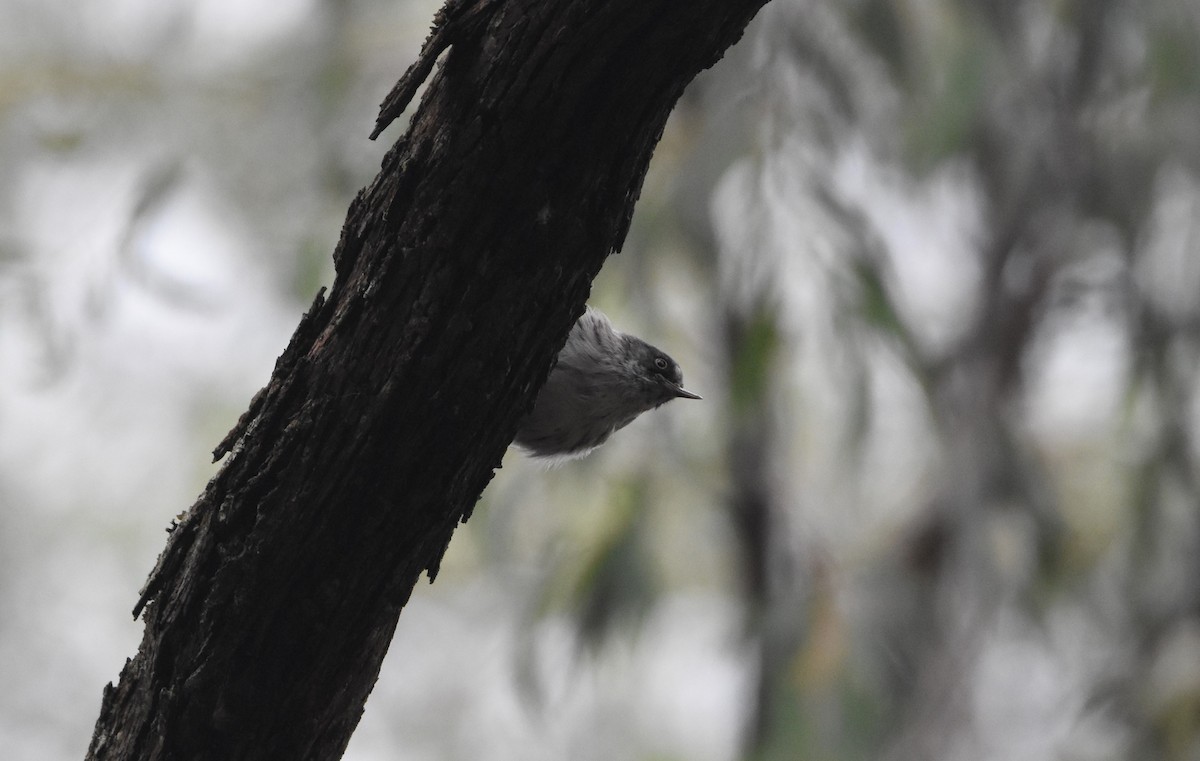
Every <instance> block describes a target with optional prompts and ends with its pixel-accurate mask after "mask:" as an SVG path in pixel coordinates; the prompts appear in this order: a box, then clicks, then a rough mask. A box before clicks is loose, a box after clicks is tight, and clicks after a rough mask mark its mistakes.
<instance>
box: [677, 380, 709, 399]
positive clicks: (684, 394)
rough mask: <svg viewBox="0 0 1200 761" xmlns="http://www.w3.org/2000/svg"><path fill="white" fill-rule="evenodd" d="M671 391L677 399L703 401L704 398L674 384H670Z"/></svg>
mask: <svg viewBox="0 0 1200 761" xmlns="http://www.w3.org/2000/svg"><path fill="white" fill-rule="evenodd" d="M671 391H673V392H674V393H675V396H676V397H677V398H679V399H703V398H704V397H702V396H700V395H699V394H693V393H692V392H691V391H688V390H687V389H686V388H684V387H683V386H676V385H674V384H671Z"/></svg>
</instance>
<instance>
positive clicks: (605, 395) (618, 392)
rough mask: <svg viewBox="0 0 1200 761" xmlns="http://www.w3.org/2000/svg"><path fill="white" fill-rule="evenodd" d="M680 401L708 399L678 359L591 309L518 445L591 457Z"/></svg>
mask: <svg viewBox="0 0 1200 761" xmlns="http://www.w3.org/2000/svg"><path fill="white" fill-rule="evenodd" d="M676 398H682V399H699V398H700V396H699V394H693V393H692V392H691V391H688V390H687V389H685V388H684V387H683V374H682V373H681V372H680V371H679V365H678V364H677V363H676V362H675V360H673V359H671V358H670V357H669V356H667V355H666V354H665V353H663V352H662V351H659V350H658V349H656V348H655V347H653V346H651V345H650V344H648V343H646V342H645V341H643V340H641V339H640V338H636V337H634V336H629V335H625V334H624V333H621V332H619V331H618V330H617V329H616V328H614V327H613V326H612V323H611V322H609V321H608V318H607V317H605V316H604V315H603V314H602V313H600V312H599V311H597V310H595V309H592V308H591V307H587V309H586V311H584V313H583V316H582V317H580V318H579V320H578V321H577V322H576V323H575V325H574V327H572V328H571V334H570V335H569V336H567V343H566V345H564V346H563V349H562V351H561V352H559V354H558V363H557V364H555V366H554V369H553V370H551V371H550V377H548V378H547V379H546V384H545V385H544V386H542V390H541V391H540V392H539V393H538V397H537V400H536V401H535V402H534V404H533V410H532V411H531V412H530V413H529V416H528V417H526V418H525V420H523V421H522V422H521V427H520V429H519V430H518V431H517V436H516V438H515V439H514V440H513V443H514V444H516V445H517V446H519V447H520V448H521V449H524V450H525V451H526V452H527V453H528V454H530V455H532V456H533V457H553V458H558V459H570V458H574V457H583V456H584V455H586V454H587V453H589V452H591V451H592V450H593V449H595V448H596V447H598V446H600V445H601V444H603V443H604V442H605V441H607V440H608V437H609V436H611V435H612V434H613V433H614V432H615V431H617V430H619V429H621V428H624V427H625V426H627V425H629V424H630V423H631V422H633V419H634V418H636V417H637V416H638V415H640V414H642V413H643V412H646V411H647V410H652V409H654V408H655V407H659V406H662V405H663V404H666V403H667V402H669V401H671V400H672V399H676Z"/></svg>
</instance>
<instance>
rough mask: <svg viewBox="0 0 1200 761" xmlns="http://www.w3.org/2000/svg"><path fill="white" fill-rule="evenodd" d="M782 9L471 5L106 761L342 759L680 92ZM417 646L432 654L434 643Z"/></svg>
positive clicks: (179, 544)
mask: <svg viewBox="0 0 1200 761" xmlns="http://www.w3.org/2000/svg"><path fill="white" fill-rule="evenodd" d="M765 1H766V0H689V2H686V3H680V2H665V1H664V0H450V2H448V3H447V5H446V7H445V8H443V10H442V11H441V12H440V13H439V14H438V17H437V18H436V19H435V29H434V31H433V33H432V34H431V36H430V38H429V41H428V42H427V43H426V45H425V47H424V49H423V50H422V53H421V57H420V59H419V60H418V62H417V63H416V64H414V65H413V67H412V68H411V69H410V70H409V72H408V73H407V74H406V75H405V77H404V78H403V79H402V80H401V81H400V82H399V83H398V84H397V86H396V89H395V90H394V91H393V93H392V94H391V95H390V96H389V97H388V99H387V101H386V102H385V104H384V106H383V108H382V110H381V114H380V122H379V125H378V127H377V130H376V134H378V133H379V132H381V131H382V130H383V129H384V128H385V127H386V126H387V125H388V124H389V123H390V122H391V121H392V120H393V119H394V118H396V117H397V116H398V115H399V114H400V113H402V112H403V110H404V109H405V108H406V106H407V105H408V101H409V100H411V98H412V96H413V93H414V92H415V91H416V88H417V86H418V85H419V84H420V83H421V81H422V80H424V79H425V78H426V77H427V76H429V75H430V73H431V72H434V64H435V60H436V59H437V58H438V57H439V56H441V57H442V60H441V64H440V66H438V67H437V70H436V73H433V76H432V79H431V81H430V83H429V87H428V89H427V91H426V94H425V96H424V97H423V99H422V102H421V105H420V108H419V109H418V110H417V112H416V114H415V115H414V117H413V120H412V122H411V124H410V127H409V129H408V131H407V133H406V134H405V135H404V136H403V137H402V138H401V139H400V140H399V141H398V142H397V143H396V145H395V146H394V147H393V148H392V149H391V150H390V151H389V152H388V154H387V155H386V157H385V158H384V160H383V164H382V169H381V171H380V173H379V175H378V176H377V177H376V178H375V179H374V180H373V181H372V182H371V184H370V185H369V186H368V187H367V188H365V189H364V190H363V191H362V192H360V193H359V195H358V197H357V198H356V199H355V200H354V202H353V203H352V204H351V206H350V209H349V212H348V215H347V218H346V223H345V226H344V228H343V231H342V237H341V240H340V242H339V243H338V246H337V249H336V251H335V252H334V260H335V262H336V269H337V277H336V281H335V283H334V285H333V287H332V289H331V291H330V293H329V296H328V298H324V296H323V295H318V296H317V299H316V301H315V302H314V304H313V306H312V308H311V309H310V310H309V312H308V314H306V315H305V317H304V319H303V320H302V321H301V323H300V325H299V327H298V328H297V330H296V333H295V335H294V336H293V337H292V340H291V343H290V345H289V346H288V348H287V350H286V351H285V352H284V354H283V355H282V356H281V357H280V358H279V360H278V362H277V364H276V367H275V371H274V373H273V375H272V378H271V380H270V382H269V383H268V385H267V386H266V388H264V389H263V391H262V392H260V394H259V395H258V396H256V397H255V399H254V401H253V402H252V403H251V407H250V409H249V411H248V412H247V413H246V414H245V415H244V416H243V418H242V420H241V421H240V422H239V424H238V427H237V428H235V429H234V431H233V432H231V434H230V436H229V438H227V439H226V441H225V442H223V443H222V444H221V445H220V446H219V447H218V448H217V450H216V452H215V454H216V455H217V456H218V457H220V456H222V455H227V460H226V462H225V464H224V466H223V468H222V470H221V471H220V472H219V474H218V475H217V476H216V477H215V478H214V479H213V480H212V481H211V483H209V484H208V486H207V487H206V489H205V491H204V493H203V494H201V495H200V497H199V499H198V500H197V502H196V503H195V505H193V506H192V508H191V509H190V510H189V511H188V512H187V514H186V516H185V517H184V518H183V519H182V520H181V522H180V523H179V525H178V526H176V527H175V528H174V530H173V531H172V533H171V534H170V538H169V540H168V543H167V547H166V549H165V550H164V552H163V554H162V556H161V557H160V559H159V563H158V566H157V567H156V568H155V570H154V571H153V573H152V574H151V576H150V579H149V581H148V582H147V585H146V587H145V589H144V590H143V593H142V599H141V600H140V601H139V603H138V606H137V609H136V610H135V615H136V614H137V613H138V612H144V621H145V635H144V639H143V641H142V645H141V647H140V649H139V652H138V654H137V656H136V657H135V658H133V659H132V660H130V661H127V662H126V665H125V668H124V670H123V671H122V673H121V677H120V681H119V683H118V684H117V685H116V686H115V687H114V686H113V685H108V687H106V689H105V691H104V698H103V704H102V707H101V712H100V718H99V720H98V722H97V724H96V729H95V734H94V736H93V738H92V743H91V747H90V749H89V752H88V758H89V759H139V760H140V759H220V760H221V761H231V760H233V759H265V758H271V759H331V758H338V757H340V756H341V754H342V752H343V750H344V749H345V746H346V743H347V742H348V740H349V738H350V734H351V733H352V732H353V730H354V727H355V726H356V724H357V722H358V719H359V716H360V715H361V713H362V708H363V704H364V701H365V700H366V698H367V695H368V694H369V692H370V690H371V687H372V686H373V684H374V682H375V679H376V677H377V675H378V673H379V667H380V663H381V661H382V659H383V656H384V653H385V652H386V650H387V647H388V644H389V642H390V641H391V637H392V633H393V630H394V628H395V625H396V621H397V617H398V616H399V614H400V610H401V608H402V607H403V606H404V604H405V602H406V601H407V600H408V597H409V595H410V593H411V591H412V589H413V586H414V585H415V583H416V582H417V580H418V578H419V577H420V575H421V573H422V572H423V571H424V570H426V569H428V571H429V575H430V577H431V578H432V577H433V576H434V575H435V574H436V571H437V565H438V562H439V561H440V559H441V557H442V554H443V552H444V551H445V548H446V545H447V543H448V542H449V540H450V536H451V533H452V532H453V530H454V528H455V527H456V526H457V524H458V523H459V522H460V521H463V520H466V518H467V517H468V516H469V515H470V512H471V509H472V506H473V505H474V503H475V501H476V500H477V499H478V498H479V495H480V494H481V492H482V491H483V488H484V486H485V485H486V484H487V482H488V480H489V479H490V478H491V475H492V472H493V470H494V468H496V467H497V466H498V464H499V462H500V458H501V457H502V455H503V453H504V450H505V448H506V446H507V445H508V443H509V442H510V441H511V439H512V437H513V433H514V430H515V428H516V425H517V422H518V421H519V419H520V416H521V415H522V414H523V412H524V411H525V410H526V409H528V406H529V404H530V402H531V400H532V398H533V396H534V395H535V393H536V391H537V389H538V387H539V386H540V384H541V383H542V381H543V380H544V378H545V375H546V373H547V371H548V369H549V367H550V365H551V363H552V361H553V358H554V356H555V354H556V353H557V351H558V349H559V348H560V347H561V345H562V342H563V340H564V339H565V337H566V334H567V331H568V329H569V327H570V325H571V323H572V321H573V319H574V318H575V316H576V315H578V314H579V313H580V311H581V309H582V305H583V302H584V300H585V298H586V296H587V293H588V290H589V287H590V284H591V281H592V278H593V277H594V276H595V274H596V273H597V271H598V270H599V268H600V266H601V264H602V263H603V261H604V259H605V257H606V256H607V255H608V254H609V253H610V252H612V251H613V250H615V249H616V248H617V247H619V245H620V243H621V241H622V240H623V238H624V235H625V232H626V229H627V226H628V223H629V218H630V214H631V211H632V207H633V203H634V201H635V199H636V197H637V195H638V193H639V190H640V187H641V183H642V179H643V177H644V175H645V172H646V167H647V163H648V162H649V159H650V155H651V152H652V150H653V147H654V145H655V143H656V142H657V140H658V138H659V136H660V135H661V132H662V129H663V125H664V123H665V121H666V119H667V115H668V113H669V111H670V109H671V107H672V106H673V105H674V103H675V101H676V99H677V98H678V97H679V95H680V93H681V91H682V90H683V88H684V86H685V84H686V83H687V82H688V81H689V80H690V79H691V78H692V77H693V76H694V75H695V74H696V73H697V72H698V71H699V70H701V69H702V68H704V67H707V66H709V65H711V64H712V63H713V62H714V61H716V60H717V59H718V58H719V57H720V55H721V54H722V53H723V51H724V50H725V48H726V47H728V46H729V45H730V44H732V43H733V42H734V41H735V40H736V39H737V38H738V37H739V36H740V34H741V33H742V30H743V29H744V27H745V25H746V23H747V22H748V21H749V20H750V18H751V17H752V16H753V15H754V13H755V12H756V11H757V10H758V8H759V7H760V6H761V5H763V4H764V3H765ZM413 655H414V656H418V655H419V654H413Z"/></svg>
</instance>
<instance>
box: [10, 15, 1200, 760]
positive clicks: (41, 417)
mask: <svg viewBox="0 0 1200 761" xmlns="http://www.w3.org/2000/svg"><path fill="white" fill-rule="evenodd" d="M436 7H437V3H436V2H433V1H432V0H419V1H417V0H413V1H412V2H381V1H380V0H324V1H322V0H285V1H284V2H276V3H265V2H258V3H256V2H233V1H232V0H192V1H190V2H155V3H151V2H146V1H145V0H92V1H91V2H86V3H83V4H78V3H66V2H61V1H60V2H45V1H44V0H38V2H33V1H32V0H6V2H5V3H4V4H3V5H0V36H2V38H3V45H0V61H2V65H0V125H2V128H0V175H2V176H3V177H4V178H5V180H6V181H5V182H4V183H3V184H0V368H2V369H3V372H0V505H2V507H3V509H0V550H2V552H0V569H2V573H0V606H3V615H2V616H0V664H2V666H3V673H4V674H5V675H6V677H7V679H6V681H7V682H8V683H9V684H10V685H14V686H15V688H16V689H9V690H6V691H4V692H3V693H2V694H0V747H5V748H7V749H9V755H11V756H12V757H14V758H22V759H35V760H36V759H66V758H77V757H79V756H80V754H81V753H82V752H83V750H84V748H85V747H86V743H87V740H88V737H89V735H90V730H91V725H92V722H93V721H94V719H95V715H96V710H97V708H98V705H99V697H100V688H101V686H102V685H103V683H104V682H105V681H108V680H110V679H114V678H115V677H116V675H117V672H118V670H119V668H120V665H121V663H122V659H123V658H124V657H125V656H128V655H131V654H132V652H133V651H134V649H135V648H136V646H137V642H138V639H139V636H140V624H134V623H133V622H131V621H130V620H129V617H128V611H129V610H130V607H131V606H132V603H133V600H134V597H135V595H136V590H137V589H138V587H139V586H140V585H141V583H142V581H143V580H144V577H145V574H146V573H147V572H148V570H149V569H150V567H151V565H152V563H153V560H154V557H155V556H156V554H157V552H158V551H159V550H160V549H161V546H162V543H163V539H164V536H163V534H162V533H161V529H163V528H164V527H165V526H166V525H167V524H168V522H169V520H170V518H171V517H172V516H173V515H174V514H175V513H177V512H179V511H180V510H182V509H184V508H185V507H186V506H187V505H188V504H190V503H191V501H192V499H193V498H194V496H195V494H196V493H197V492H198V491H199V489H200V488H202V486H203V484H204V482H205V481H206V480H207V478H209V477H210V476H211V475H212V473H213V472H214V470H213V467H210V466H207V465H206V464H205V463H207V457H206V454H207V452H208V451H209V450H211V447H212V446H213V444H214V443H215V442H216V441H217V440H219V439H220V437H221V436H222V435H223V434H224V432H225V430H226V429H227V428H228V427H229V426H230V425H231V424H232V422H233V421H234V420H235V419H236V417H237V415H238V414H239V413H240V412H241V411H242V409H243V408H244V406H245V405H246V403H247V402H248V400H249V398H250V396H251V395H252V393H253V392H254V391H255V390H256V389H257V388H258V386H260V385H261V384H262V383H263V382H264V381H265V380H266V378H267V376H268V374H269V371H270V367H271V365H272V363H273V361H274V358H275V356H276V355H277V354H278V353H279V351H281V350H282V348H283V346H284V345H285V343H286V340H287V337H288V336H289V335H290V332H291V329H292V328H293V327H294V325H295V322H296V320H297V318H298V316H299V314H300V313H301V312H302V311H303V309H304V308H305V306H306V305H307V304H308V303H309V302H310V300H311V298H312V295H313V292H314V291H315V290H316V288H317V287H319V286H320V285H321V284H325V283H328V282H329V279H330V277H331V266H330V262H329V254H330V252H331V250H332V247H333V244H334V242H335V241H336V236H337V234H338V231H339V229H340V225H341V220H342V218H343V215H344V213H345V208H346V206H347V204H348V203H349V200H350V198H351V197H352V195H353V193H354V192H355V191H356V190H357V188H358V187H360V186H361V185H363V184H364V183H366V182H367V181H368V180H369V179H370V177H371V176H372V174H373V172H374V170H375V168H376V167H377V165H378V161H379V159H380V157H381V156H382V153H383V151H384V150H385V149H386V146H387V144H388V143H389V141H390V140H394V139H395V137H396V136H397V135H398V134H399V130H400V129H402V128H403V125H399V126H396V127H393V128H392V129H391V130H390V131H389V132H388V133H386V134H385V135H384V136H383V139H381V141H380V143H379V144H373V143H370V142H369V141H367V140H366V139H365V136H366V134H367V133H368V132H369V131H370V125H371V124H372V121H373V119H374V115H375V108H376V105H377V103H378V102H379V101H380V100H381V99H382V97H383V95H384V94H385V93H386V92H387V91H388V89H389V88H390V86H391V83H392V82H393V81H394V80H395V78H396V77H397V76H398V74H399V73H400V72H402V71H403V69H404V67H405V66H406V65H407V64H408V63H409V62H410V61H411V60H412V59H413V57H414V55H415V51H416V47H417V46H418V45H419V43H420V41H421V39H422V38H423V37H424V34H425V32H426V31H427V29H428V24H429V20H430V19H431V18H432V15H433V12H434V11H435V10H436ZM1198 248H1200V3H1197V2H1196V0H1092V2H1082V0H1073V1H1072V0H1057V1H1056V0H1041V1H1040V2H1036V1H1034V0H1012V1H1008V0H898V1H897V0H841V1H834V0H773V2H772V3H770V4H769V5H768V6H767V7H766V9H765V10H764V11H763V12H762V14H761V15H760V17H759V18H758V19H757V20H756V21H755V23H754V24H753V25H752V27H751V28H750V30H749V31H748V32H747V34H746V36H745V39H744V40H743V41H742V42H741V43H740V44H739V45H738V46H737V47H736V48H735V49H734V50H732V51H730V53H729V55H727V56H726V58H725V60H723V61H722V62H721V63H720V64H719V65H718V66H716V67H714V68H713V69H712V70H711V71H709V72H706V73H704V74H703V75H702V76H701V77H700V78H699V79H698V80H697V81H696V83H695V84H694V85H693V86H692V87H691V88H690V89H689V91H688V92H687V93H686V95H685V97H684V99H683V101H682V102H681V103H680V105H679V107H678V109H677V110H676V113H675V115H674V116H673V117H672V121H671V122H670V124H669V125H668V128H667V131H666V134H665V136H664V139H663V142H662V144H661V145H660V147H659V150H658V152H657V155H656V158H655V161H654V165H653V167H652V170H651V174H650V176H649V178H648V179H647V182H646V186H645V189H644V192H643V197H642V199H641V201H640V204H639V207H638V212H637V217H636V220H635V224H634V227H633V229H632V231H631V234H630V237H629V240H628V241H627V243H626V246H625V250H624V251H623V252H622V253H621V254H619V255H618V256H616V257H614V258H613V259H612V260H610V263H609V264H608V266H607V267H606V269H605V271H604V273H603V274H602V275H601V277H600V279H599V280H598V281H597V284H596V288H595V290H594V292H593V298H592V303H594V304H596V305H597V306H599V307H600V308H602V309H604V310H606V311H607V312H609V313H610V315H611V316H612V317H613V318H614V320H615V321H616V322H617V323H618V324H619V325H621V326H623V327H625V328H626V329H628V330H630V331H631V332H635V333H637V334H639V335H641V336H643V337H645V338H647V339H648V340H650V341H652V342H653V343H655V344H657V345H659V346H661V347H663V348H664V349H666V350H667V351H669V352H670V353H671V354H673V355H674V356H675V357H676V358H677V359H678V360H679V361H680V363H681V364H682V366H683V368H684V373H685V376H686V378H687V380H688V385H689V387H693V388H694V389H695V390H697V391H699V392H700V393H702V394H704V396H705V401H703V402H695V403H691V402H676V403H673V404H671V405H669V406H667V407H665V408H663V409H662V410H659V411H657V412H654V413H651V414H649V415H647V416H645V417H643V418H642V419H641V420H640V421H638V422H637V423H635V424H634V425H633V426H631V427H630V428H629V429H627V430H625V431H623V432H622V433H621V434H619V435H618V436H616V437H615V438H614V440H612V441H611V442H610V443H609V444H608V445H606V446H605V447H604V448H603V449H602V450H601V451H599V452H597V453H596V454H595V455H593V456H591V457H590V458H587V459H585V460H582V461H579V462H575V463H571V464H568V465H564V466H562V467H559V468H557V469H552V470H546V469H543V468H541V467H539V466H538V465H537V464H535V463H531V462H530V461H529V460H526V459H524V458H522V457H521V456H520V455H518V454H516V453H510V455H509V456H508V457H507V458H506V460H505V467H504V468H503V469H502V471H501V472H500V474H499V476H498V477H497V479H496V480H495V482H494V483H493V484H492V485H491V486H490V487H489V489H488V492H487V493H486V495H485V498H484V503H483V504H482V505H481V507H480V508H479V509H478V510H476V512H475V516H474V518H473V519H472V520H471V522H470V523H468V524H467V525H466V526H464V527H463V528H462V529H461V530H460V531H459V533H458V535H457V536H456V538H455V540H454V542H453V543H452V545H451V551H450V555H449V556H448V558H447V560H446V563H445V564H444V566H443V572H442V575H441V576H440V577H439V579H438V583H437V585H436V586H432V587H426V588H422V589H419V590H418V593H417V594H416V595H415V596H414V599H413V601H412V602H411V604H410V605H409V608H408V609H407V610H406V612H405V613H404V615H403V616H402V617H401V622H400V627H399V629H398V632H397V635H396V636H397V639H398V641H399V642H398V645H397V647H396V648H395V650H394V652H395V653H396V654H400V653H403V654H404V655H403V659H401V657H400V656H399V655H397V657H393V658H390V659H389V660H388V662H387V663H386V664H385V667H384V672H383V674H382V676H381V679H380V682H379V685H378V687H377V689H376V691H375V694H374V695H373V696H372V698H371V701H370V702H369V703H368V707H367V711H366V715H365V718H364V720H363V724H362V726H361V728H360V731H359V733H358V734H357V735H356V736H355V738H354V740H353V742H352V743H351V747H350V751H349V753H348V756H347V757H348V758H352V759H360V760H361V759H377V758H378V759H383V758H429V759H459V758H463V759H465V758H470V759H510V758H511V759H564V758H570V759H591V758H596V759H601V758H603V759H614V758H616V759H647V760H649V759H654V760H656V761H665V760H666V759H689V760H690V759H698V760H707V759H714V760H715V759H747V760H748V761H775V760H776V759H813V760H820V759H865V758H879V759H896V760H897V761H900V760H906V759H981V760H987V759H1022V760H1029V759H1127V758H1128V759H1200V583H1198V582H1200V573H1198V572H1200V520H1198V517H1200V516H1198V509H1200V483H1198V480H1197V471H1196V466H1197V459H1198V457H1200V450H1198V447H1197V442H1196V429H1197V424H1198V423H1200V398H1198V394H1197V391H1198V378H1197V371H1198V369H1200V256H1198V254H1200V251H1198Z"/></svg>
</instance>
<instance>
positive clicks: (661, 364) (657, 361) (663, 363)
mask: <svg viewBox="0 0 1200 761" xmlns="http://www.w3.org/2000/svg"><path fill="white" fill-rule="evenodd" d="M654 366H655V367H657V368H658V369H659V370H666V369H667V360H665V359H663V358H662V357H655V358H654Z"/></svg>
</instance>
